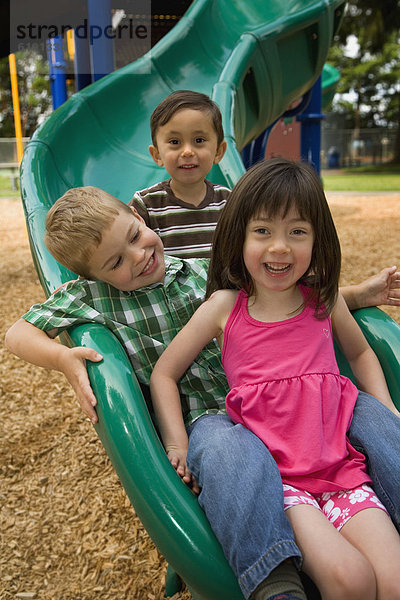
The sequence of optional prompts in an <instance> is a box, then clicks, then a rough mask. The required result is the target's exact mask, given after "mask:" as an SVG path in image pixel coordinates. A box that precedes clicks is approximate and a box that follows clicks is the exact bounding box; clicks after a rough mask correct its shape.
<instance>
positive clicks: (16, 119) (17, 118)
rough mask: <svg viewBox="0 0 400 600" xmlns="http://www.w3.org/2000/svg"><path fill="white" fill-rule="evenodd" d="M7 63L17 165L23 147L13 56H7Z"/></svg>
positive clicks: (15, 68)
mask: <svg viewBox="0 0 400 600" xmlns="http://www.w3.org/2000/svg"><path fill="white" fill-rule="evenodd" d="M8 61H9V63H10V76H11V92H12V100H13V108H14V127H15V137H16V139H17V157H18V163H21V160H22V155H23V153H24V146H23V144H22V130H21V113H20V110H19V95H18V82H17V66H16V63H15V54H9V56H8Z"/></svg>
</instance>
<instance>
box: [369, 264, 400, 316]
mask: <svg viewBox="0 0 400 600" xmlns="http://www.w3.org/2000/svg"><path fill="white" fill-rule="evenodd" d="M396 268H397V267H395V266H394V267H387V268H386V269H382V271H380V273H377V275H373V276H372V277H369V279H366V280H365V281H364V282H363V283H362V284H361V285H362V286H363V295H364V300H365V302H364V306H380V305H382V304H388V305H390V306H400V272H399V271H396Z"/></svg>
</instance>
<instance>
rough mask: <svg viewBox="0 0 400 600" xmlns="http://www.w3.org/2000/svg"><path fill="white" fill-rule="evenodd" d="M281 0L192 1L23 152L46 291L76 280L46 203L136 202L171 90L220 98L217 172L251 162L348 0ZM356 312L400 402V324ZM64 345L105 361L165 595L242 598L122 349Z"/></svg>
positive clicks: (97, 371)
mask: <svg viewBox="0 0 400 600" xmlns="http://www.w3.org/2000/svg"><path fill="white" fill-rule="evenodd" d="M284 4H285V6H282V3H281V2H278V1H276V2H269V3H268V6H266V3H263V2H261V1H256V2H253V3H247V2H245V1H244V0H243V1H241V2H235V3H232V2H230V1H229V0H214V1H211V0H197V1H195V2H194V3H193V4H192V6H191V7H190V9H189V10H188V11H187V13H186V14H185V15H184V17H183V18H182V19H181V21H180V22H179V23H178V24H177V25H176V27H175V28H174V29H172V30H171V31H170V32H169V34H167V36H165V38H163V39H162V40H160V42H159V43H158V44H157V45H156V46H155V47H154V48H153V49H152V51H151V53H148V54H147V55H145V56H143V57H142V58H141V59H139V60H138V61H136V62H135V63H132V64H130V65H127V66H126V67H124V68H122V69H120V70H119V71H116V72H115V73H111V74H110V75H108V76H107V77H104V78H102V79H100V80H99V81H97V82H96V83H94V84H93V85H91V86H89V87H87V88H85V89H83V90H81V91H80V92H79V93H77V94H75V95H74V96H72V97H71V98H70V99H69V100H68V101H67V102H65V103H64V104H62V105H61V106H60V107H59V108H58V109H57V110H56V111H55V112H54V113H53V114H52V115H51V117H50V118H49V119H48V120H47V121H46V122H45V123H44V124H43V125H42V126H41V127H40V128H39V129H38V131H37V132H36V133H35V135H34V136H33V138H32V140H31V141H30V142H29V144H28V145H27V147H26V150H25V154H24V158H23V161H22V166H21V193H22V198H23V203H24V210H25V215H26V221H27V225H28V232H29V238H30V244H31V249H32V255H33V259H34V262H35V266H36V269H37V272H38V275H39V278H40V280H41V283H42V286H43V288H44V290H45V291H46V293H47V294H49V293H51V292H52V290H54V289H55V288H56V287H58V286H59V285H60V284H61V283H62V282H63V281H66V280H69V279H71V278H73V277H74V276H75V275H74V274H73V273H71V272H69V271H67V270H66V269H65V268H63V267H61V266H60V265H59V264H58V263H57V262H56V261H55V260H54V259H53V258H52V257H51V255H50V254H49V253H48V251H47V249H46V248H45V246H44V243H43V232H44V221H45V217H46V213H47V210H48V208H49V207H50V206H51V205H52V204H53V203H54V201H55V200H56V199H57V198H58V197H59V196H61V195H62V194H63V193H64V192H65V191H66V190H67V189H68V188H70V187H74V186H80V185H96V186H98V187H101V188H104V189H105V190H107V191H108V192H110V193H112V194H114V195H115V196H117V197H119V198H120V199H121V200H123V201H125V202H127V201H128V200H129V199H130V198H131V196H132V195H133V192H134V191H135V190H136V189H141V188H144V187H147V186H149V185H151V184H152V183H155V182H156V181H159V180H161V179H162V178H163V177H164V176H165V172H164V171H162V170H160V169H159V167H157V166H156V165H154V163H153V161H152V159H151V157H150V156H149V155H148V153H147V147H148V144H149V143H150V133H149V117H150V114H151V112H152V111H153V109H154V107H155V106H156V105H157V104H158V103H159V102H160V101H161V100H162V99H163V98H164V97H165V96H166V95H168V94H169V93H170V92H171V91H173V90H175V89H194V90H196V91H200V92H204V93H207V94H209V95H210V96H212V98H213V99H214V100H215V101H216V102H217V103H218V105H219V106H220V108H221V112H222V115H223V124H224V130H225V135H226V140H227V142H228V149H227V153H226V155H225V157H224V159H223V161H221V163H220V164H219V165H217V166H216V167H214V168H213V171H212V173H211V174H210V179H211V180H212V181H214V182H216V183H223V184H225V185H226V184H227V185H229V186H232V185H234V184H235V182H236V181H237V180H238V178H239V177H240V176H241V175H242V173H243V172H244V170H245V167H244V164H243V161H242V156H241V150H242V149H243V148H244V147H245V146H247V145H248V144H249V143H250V142H252V141H253V140H256V139H257V138H258V137H259V136H260V135H261V134H262V133H263V132H264V130H265V128H266V127H267V126H269V125H272V124H273V123H274V122H275V121H276V120H277V119H278V118H279V117H281V116H282V115H283V114H284V113H285V111H286V110H287V108H288V107H289V106H290V104H291V103H292V102H294V101H295V100H297V99H298V98H299V97H302V96H304V95H305V94H306V93H307V92H308V91H309V90H310V89H311V88H312V86H313V85H314V84H315V82H316V81H317V80H318V78H319V76H320V74H321V72H322V69H323V65H324V62H325V60H326V55H327V52H328V49H329V45H330V44H331V43H332V40H333V36H334V34H335V32H336V30H337V28H338V26H339V23H340V19H341V15H342V10H343V2H341V1H339V0H328V1H326V0H325V1H324V2H322V1H315V0H303V1H302V2H301V8H299V2H298V1H294V0H290V1H288V2H286V3H284ZM226 24H229V26H228V27H227V26H226ZM221 31H223V32H224V33H223V35H221ZM357 319H358V320H359V322H360V324H361V326H362V327H363V328H364V330H365V331H366V332H367V335H368V337H369V341H370V343H371V344H372V345H373V346H374V349H375V351H376V352H377V354H378V356H379V358H380V360H381V362H382V366H383V368H384V370H385V373H386V376H387V378H388V383H389V386H390V389H391V392H392V396H393V398H394V400H395V401H397V403H399V401H400V390H399V383H398V379H399V378H398V377H396V371H397V372H398V363H399V359H400V350H399V345H398V341H397V340H398V334H399V328H398V327H397V326H395V324H394V323H393V322H392V321H391V320H390V319H388V318H386V317H385V315H384V313H381V312H380V311H379V310H377V309H371V310H370V311H359V313H358V315H357ZM396 336H397V340H396ZM64 341H65V342H66V343H73V344H76V345H83V346H90V347H93V348H95V349H96V350H98V351H99V352H100V353H101V354H102V355H103V357H104V361H103V362H102V363H101V364H100V365H89V366H88V368H89V375H90V378H91V383H92V386H93V389H94V391H95V394H96V396H97V398H98V413H99V424H98V425H97V426H96V430H97V432H98V435H99V436H100V438H101V440H102V443H103V445H104V447H105V449H106V451H107V453H108V455H109V457H110V459H111V461H112V463H113V465H114V467H115V469H116V471H117V473H118V476H119V478H120V480H121V482H122V484H123V486H124V488H125V490H126V492H127V494H128V496H129V498H130V500H131V502H132V505H133V506H134V508H135V510H136V513H137V514H138V516H139V517H140V519H141V521H142V523H143V525H144V527H145V528H146V530H147V531H148V533H149V535H150V536H151V537H152V539H153V541H154V542H155V544H156V545H157V547H158V548H159V550H160V552H161V553H162V554H163V555H164V556H165V558H166V560H167V561H168V563H169V565H171V569H170V571H169V577H168V580H167V588H166V592H167V593H168V594H169V595H172V594H173V593H174V592H176V591H177V590H178V589H179V585H180V584H179V578H182V579H183V581H185V583H186V584H187V586H188V588H189V590H190V591H191V593H192V596H193V598H194V599H195V600H217V599H218V600H224V599H228V598H229V599H230V600H240V599H242V598H243V596H242V594H241V592H240V589H239V587H238V584H237V582H236V579H235V577H234V575H233V573H232V571H231V570H230V568H229V566H228V565H227V563H226V560H225V558H224V556H223V553H222V550H221V548H220V546H219V544H218V542H217V541H216V539H215V537H214V535H213V533H212V531H211V529H210V527H209V524H208V522H207V520H206V518H205V516H204V514H203V512H202V511H201V509H200V508H199V505H198V503H197V500H196V498H195V497H194V496H193V494H192V493H191V492H190V490H189V489H187V488H186V487H185V486H184V484H182V482H181V481H180V480H179V478H178V476H177V475H176V473H175V472H174V470H173V468H172V467H171V465H170V464H169V462H168V460H167V457H166V455H165V453H164V451H163V448H162V446H161V444H160V441H159V439H158V437H157V434H156V432H155V429H154V426H153V423H152V421H151V418H150V415H149V412H148V410H147V407H146V403H145V401H144V398H143V395H142V391H141V389H140V387H139V385H138V383H137V381H136V378H135V375H134V373H133V372H132V368H131V365H130V362H129V360H128V358H127V356H126V355H125V353H124V351H123V349H122V347H121V346H120V345H119V343H118V342H117V341H116V339H115V338H114V337H113V336H112V334H111V333H110V332H109V331H108V330H106V329H105V328H102V327H101V326H99V325H90V326H80V327H76V328H74V329H73V330H72V331H71V332H70V334H69V336H65V338H64ZM339 359H340V366H341V368H342V370H343V372H346V371H347V372H346V374H348V366H347V365H346V364H345V362H344V361H343V359H342V358H340V357H339ZM176 574H179V576H178V575H176Z"/></svg>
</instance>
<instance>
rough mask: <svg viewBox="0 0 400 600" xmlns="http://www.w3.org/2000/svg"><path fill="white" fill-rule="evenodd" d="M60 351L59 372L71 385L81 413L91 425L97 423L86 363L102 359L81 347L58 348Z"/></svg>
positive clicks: (88, 349) (94, 398) (94, 352)
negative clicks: (87, 418)
mask: <svg viewBox="0 0 400 600" xmlns="http://www.w3.org/2000/svg"><path fill="white" fill-rule="evenodd" d="M60 349H63V350H62V353H61V356H60V358H59V370H60V371H62V372H63V373H64V375H65V377H66V378H67V379H68V381H69V383H70V384H71V385H72V387H73V389H74V392H75V394H76V397H77V399H78V402H79V404H80V407H81V408H82V410H83V412H84V413H85V414H86V415H87V416H88V417H89V419H90V420H91V422H92V423H93V424H94V423H97V421H98V417H97V414H96V411H95V409H94V407H95V406H96V403H97V401H96V397H95V395H94V393H93V390H92V388H91V386H90V382H89V376H88V373H87V369H86V361H87V360H90V361H92V362H99V361H100V360H102V359H103V357H102V356H101V355H100V354H99V353H98V352H96V351H95V350H93V349H92V348H84V347H82V346H78V347H76V348H67V347H66V346H60ZM64 350H65V351H64Z"/></svg>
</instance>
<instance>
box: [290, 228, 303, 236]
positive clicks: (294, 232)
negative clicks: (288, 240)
mask: <svg viewBox="0 0 400 600" xmlns="http://www.w3.org/2000/svg"><path fill="white" fill-rule="evenodd" d="M292 233H293V234H294V235H307V231H306V230H305V229H293V231H292Z"/></svg>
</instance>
